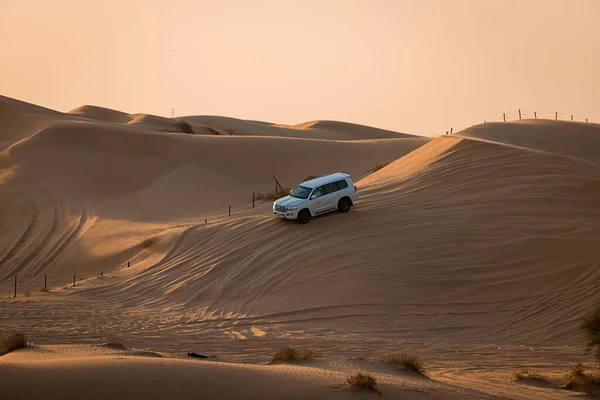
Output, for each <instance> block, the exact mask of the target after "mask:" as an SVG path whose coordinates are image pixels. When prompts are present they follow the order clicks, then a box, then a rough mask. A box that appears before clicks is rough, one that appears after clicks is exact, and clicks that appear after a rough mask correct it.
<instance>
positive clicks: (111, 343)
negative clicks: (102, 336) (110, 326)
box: [103, 336, 127, 349]
mask: <svg viewBox="0 0 600 400" xmlns="http://www.w3.org/2000/svg"><path fill="white" fill-rule="evenodd" d="M103 346H104V347H109V348H111V349H126V348H127V347H126V346H125V345H124V344H123V342H122V340H121V339H119V338H118V337H116V336H109V337H108V338H107V339H106V342H104V344H103Z"/></svg>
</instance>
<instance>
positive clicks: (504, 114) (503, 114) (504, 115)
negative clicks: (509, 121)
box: [502, 113, 506, 122]
mask: <svg viewBox="0 0 600 400" xmlns="http://www.w3.org/2000/svg"><path fill="white" fill-rule="evenodd" d="M502 116H503V117H504V122H506V113H502Z"/></svg>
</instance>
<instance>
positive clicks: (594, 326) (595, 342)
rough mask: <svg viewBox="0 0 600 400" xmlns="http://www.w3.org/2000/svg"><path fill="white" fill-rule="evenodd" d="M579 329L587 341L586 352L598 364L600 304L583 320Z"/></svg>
mask: <svg viewBox="0 0 600 400" xmlns="http://www.w3.org/2000/svg"><path fill="white" fill-rule="evenodd" d="M581 329H582V330H583V333H584V334H585V337H586V339H587V341H588V342H587V350H588V351H589V352H592V353H593V354H594V356H595V357H596V359H597V360H598V361H599V362H600V304H598V305H596V306H595V307H594V308H593V309H592V310H591V311H590V312H589V313H588V314H587V315H586V316H585V317H584V318H583V323H582V324H581Z"/></svg>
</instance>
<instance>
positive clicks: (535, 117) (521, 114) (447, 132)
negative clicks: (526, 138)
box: [446, 109, 588, 135]
mask: <svg viewBox="0 0 600 400" xmlns="http://www.w3.org/2000/svg"><path fill="white" fill-rule="evenodd" d="M510 114H515V118H514V119H512V120H511V119H508V121H509V122H510V121H515V120H517V118H516V116H517V115H518V119H519V120H521V119H524V116H523V114H524V112H521V109H519V110H518V111H515V112H513V113H509V118H510ZM530 115H531V114H530ZM540 115H541V114H540ZM560 115H561V116H566V117H567V118H566V119H565V120H567V121H568V120H569V114H560ZM544 116H546V117H547V118H543V119H554V120H557V121H558V119H559V118H558V117H559V113H558V111H555V112H554V114H550V113H544ZM552 117H553V118H552ZM533 119H538V113H537V111H534V112H533ZM506 121H507V119H506V113H502V120H499V121H492V122H506ZM561 121H563V120H562V119H561ZM570 121H571V122H575V120H574V115H573V114H570ZM487 122H488V121H483V123H484V124H487ZM578 122H579V121H578ZM580 122H583V120H582V121H580ZM585 122H586V123H588V118H586V119H585ZM474 126H475V125H471V128H472V127H474ZM453 132H454V128H450V130H449V131H446V135H448V134H450V135H452V134H453Z"/></svg>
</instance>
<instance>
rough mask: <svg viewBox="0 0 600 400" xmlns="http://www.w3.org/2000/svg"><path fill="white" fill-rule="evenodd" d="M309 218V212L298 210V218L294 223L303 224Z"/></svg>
mask: <svg viewBox="0 0 600 400" xmlns="http://www.w3.org/2000/svg"><path fill="white" fill-rule="evenodd" d="M309 218H310V211H308V209H306V208H305V209H304V210H300V212H299V213H298V216H297V217H296V221H297V222H298V223H299V224H305V223H307V222H308V219H309Z"/></svg>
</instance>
